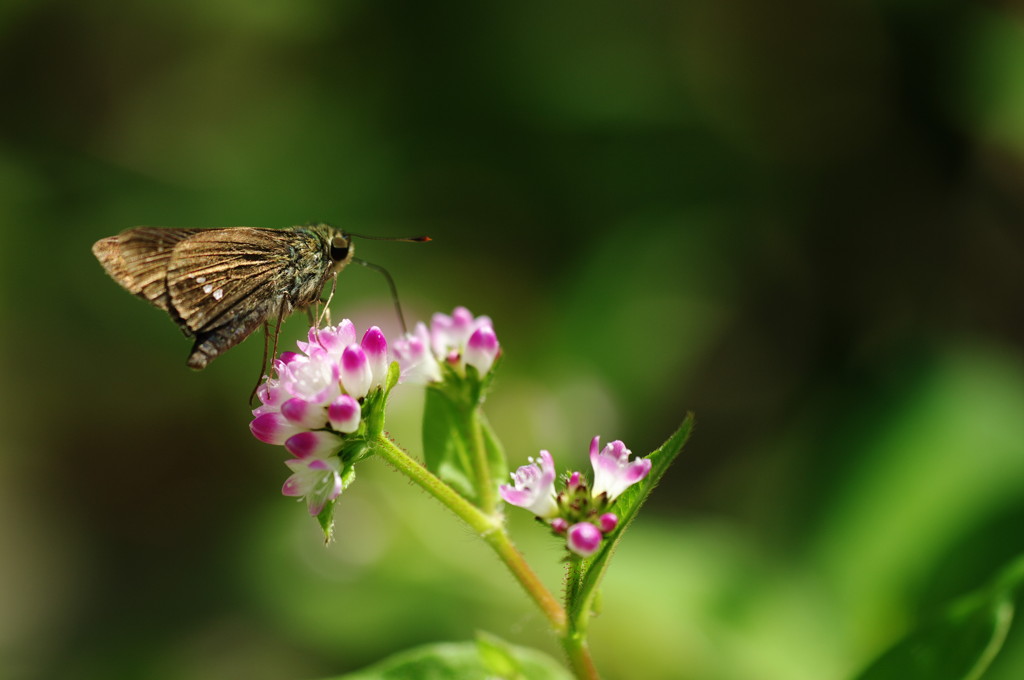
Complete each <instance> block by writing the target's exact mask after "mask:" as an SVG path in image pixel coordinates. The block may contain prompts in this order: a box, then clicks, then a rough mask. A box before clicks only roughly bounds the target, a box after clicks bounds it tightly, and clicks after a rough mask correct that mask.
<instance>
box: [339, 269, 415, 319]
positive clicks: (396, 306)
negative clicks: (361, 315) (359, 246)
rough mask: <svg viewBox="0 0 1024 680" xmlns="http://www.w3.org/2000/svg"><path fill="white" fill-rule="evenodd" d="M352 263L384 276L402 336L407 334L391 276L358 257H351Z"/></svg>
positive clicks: (384, 270)
mask: <svg viewBox="0 0 1024 680" xmlns="http://www.w3.org/2000/svg"><path fill="white" fill-rule="evenodd" d="M352 262H354V263H356V264H361V265H363V266H364V267H366V268H368V269H372V270H374V271H376V272H380V273H381V274H383V275H384V278H385V279H387V282H388V288H390V289H391V299H392V300H394V301H395V311H396V312H398V322H399V323H400V324H402V335H405V334H407V333H408V332H409V329H408V328H407V327H406V325H405V316H403V315H402V304H401V303H400V302H399V301H398V288H396V287H395V280H394V279H393V278H391V274H390V273H389V272H388V270H387V269H384V267H381V266H380V265H379V264H373V263H372V262H367V261H366V260H361V259H359V258H358V257H353V258H352Z"/></svg>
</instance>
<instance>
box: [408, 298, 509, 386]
mask: <svg viewBox="0 0 1024 680" xmlns="http://www.w3.org/2000/svg"><path fill="white" fill-rule="evenodd" d="M500 351H501V348H500V345H499V344H498V336H497V335H496V334H495V333H494V327H493V324H492V323H491V319H490V317H487V316H478V317H474V316H473V314H472V313H471V312H470V311H469V310H468V309H466V308H465V307H456V308H455V310H454V311H452V314H451V316H449V315H447V314H434V316H433V317H432V318H431V320H430V328H429V329H428V328H427V326H426V324H424V323H422V322H421V323H418V324H416V328H415V330H414V331H413V332H412V333H409V334H407V335H406V336H405V337H404V338H402V339H401V340H399V341H398V342H396V343H395V347H394V353H395V356H396V357H397V358H398V362H399V365H401V367H402V381H403V382H412V383H420V384H426V383H431V382H440V381H441V380H442V379H443V371H442V366H444V365H447V366H450V367H451V368H452V369H454V370H455V372H456V373H457V374H459V375H464V374H465V367H466V366H473V367H474V368H476V370H477V372H478V373H479V374H480V375H483V374H485V373H487V372H488V371H490V370H491V368H492V367H493V365H494V360H495V358H496V357H497V356H498V354H499V353H500Z"/></svg>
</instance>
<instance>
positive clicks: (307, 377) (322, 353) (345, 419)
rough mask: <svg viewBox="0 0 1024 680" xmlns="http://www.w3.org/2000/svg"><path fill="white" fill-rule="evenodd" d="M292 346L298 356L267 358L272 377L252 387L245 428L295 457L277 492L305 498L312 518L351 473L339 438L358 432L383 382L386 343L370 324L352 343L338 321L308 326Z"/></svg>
mask: <svg viewBox="0 0 1024 680" xmlns="http://www.w3.org/2000/svg"><path fill="white" fill-rule="evenodd" d="M298 345H299V349H300V350H301V352H283V353H282V354H281V356H280V357H279V358H278V359H276V360H275V361H274V371H275V374H276V377H275V378H267V379H266V380H265V381H264V382H263V384H262V385H260V387H259V389H258V390H257V392H256V394H257V396H258V397H259V400H260V402H261V403H262V405H261V406H260V407H259V408H257V409H256V410H254V411H253V415H254V416H255V418H254V419H253V421H252V422H251V423H250V424H249V429H250V430H252V433H253V435H254V436H255V437H256V438H257V439H259V440H260V441H264V442H267V443H268V444H283V445H284V447H285V448H286V449H288V451H289V453H291V454H292V455H293V456H294V458H293V459H292V460H288V461H286V462H285V465H287V466H288V467H289V468H290V469H291V471H292V475H291V477H289V478H288V480H287V481H286V482H285V483H284V487H283V488H282V490H281V491H282V493H284V494H285V495H286V496H299V497H303V498H305V500H306V505H307V507H308V508H309V514H310V515H314V516H315V515H318V514H320V512H321V511H322V510H323V508H324V506H325V505H326V504H327V503H328V502H329V501H333V500H334V499H335V498H337V497H338V495H339V494H341V491H342V489H343V488H344V486H346V485H347V483H348V482H349V481H351V478H352V476H353V474H354V472H353V468H352V466H351V463H352V462H354V461H353V460H351V458H350V457H349V458H346V456H344V455H339V454H340V453H341V452H342V448H343V446H344V444H345V436H346V435H351V434H353V433H356V432H358V431H359V429H360V425H361V423H362V420H363V415H364V414H363V407H364V405H365V404H366V402H367V397H368V395H372V394H374V390H379V389H380V388H381V387H383V386H384V384H385V380H386V377H387V371H388V343H387V339H386V338H385V337H384V334H383V333H382V332H381V330H380V329H379V328H377V327H376V326H373V327H371V328H370V329H369V330H368V331H366V333H365V334H364V335H363V338H362V341H361V342H356V329H355V326H354V325H353V324H352V322H351V321H349V320H348V319H345V320H344V321H342V322H341V323H340V324H338V325H337V326H330V327H327V328H311V329H310V330H309V338H308V342H301V341H300V342H299V343H298ZM381 407H382V405H381Z"/></svg>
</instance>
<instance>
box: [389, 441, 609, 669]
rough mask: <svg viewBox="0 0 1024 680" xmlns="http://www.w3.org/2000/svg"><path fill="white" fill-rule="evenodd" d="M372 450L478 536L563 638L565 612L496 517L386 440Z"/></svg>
mask: <svg viewBox="0 0 1024 680" xmlns="http://www.w3.org/2000/svg"><path fill="white" fill-rule="evenodd" d="M374 451H375V452H376V453H378V454H380V455H381V456H382V457H383V458H384V459H385V460H387V461H388V462H389V463H391V464H392V465H394V466H395V467H396V468H397V469H398V471H399V472H401V473H402V474H404V475H405V476H406V477H408V478H409V479H411V480H412V481H413V482H414V483H416V484H418V485H419V486H420V487H421V488H422V489H423V490H424V491H426V492H427V493H429V494H430V495H431V496H433V497H434V498H436V499H437V500H439V501H440V502H441V504H442V505H444V506H445V507H447V508H448V509H449V510H451V511H452V512H454V513H455V514H456V515H457V516H458V517H459V518H460V519H461V520H462V521H464V522H465V523H466V524H468V525H469V526H470V527H471V528H472V529H473V530H474V531H476V532H477V533H478V534H480V537H481V538H483V539H484V541H485V542H486V543H487V544H488V545H489V546H491V548H492V549H493V550H494V551H495V552H496V553H497V554H498V557H499V558H501V560H502V562H504V563H505V566H506V567H508V569H509V571H511V572H512V575H513V576H514V577H515V578H516V580H517V581H519V584H520V585H521V586H522V587H523V589H524V590H526V592H527V594H528V595H529V596H530V597H531V598H532V599H533V601H534V602H535V603H536V604H537V606H538V607H540V609H541V611H542V612H544V615H545V616H546V617H547V619H548V621H549V622H550V623H551V626H552V627H553V628H554V629H555V632H556V633H558V635H559V636H564V635H565V631H566V617H565V609H563V608H562V606H561V605H560V604H559V603H558V600H557V599H555V596H554V595H552V594H551V591H549V590H548V589H547V588H546V587H545V586H544V584H543V583H542V582H541V580H540V579H539V578H538V577H537V574H536V573H534V571H533V569H531V568H530V565H529V564H528V563H527V562H526V560H525V559H524V558H523V555H522V553H520V552H519V550H517V549H516V547H515V545H513V543H512V539H510V538H509V536H508V534H507V533H506V532H505V527H504V525H503V521H502V519H501V517H500V516H499V517H495V516H494V515H488V514H485V513H483V512H481V511H480V509H479V508H477V507H476V506H475V505H473V504H472V503H470V502H469V501H467V500H466V499H465V498H463V497H462V496H460V495H459V494H458V493H456V492H455V491H454V490H453V489H452V488H451V487H450V486H448V485H447V484H445V483H444V482H442V481H441V480H440V479H438V478H437V477H436V476H435V475H434V474H433V473H432V472H430V470H428V469H426V468H425V467H423V465H421V464H420V463H419V461H417V460H416V459H414V458H412V457H411V456H410V455H409V454H407V453H406V452H405V451H403V450H402V449H400V448H399V447H398V446H396V445H395V443H394V442H392V441H391V440H390V439H388V438H387V437H385V436H383V435H381V436H380V437H378V438H377V439H376V441H375V442H374ZM584 677H589V676H584Z"/></svg>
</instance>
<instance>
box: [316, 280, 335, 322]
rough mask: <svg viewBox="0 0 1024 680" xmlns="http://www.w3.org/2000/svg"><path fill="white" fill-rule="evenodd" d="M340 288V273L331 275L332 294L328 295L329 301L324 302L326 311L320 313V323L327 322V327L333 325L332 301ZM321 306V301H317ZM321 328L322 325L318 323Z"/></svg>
mask: <svg viewBox="0 0 1024 680" xmlns="http://www.w3.org/2000/svg"><path fill="white" fill-rule="evenodd" d="M337 288H338V272H334V274H332V275H331V292H330V293H328V294H327V300H325V301H324V309H323V311H322V312H321V313H320V322H323V321H324V320H326V321H327V325H328V326H330V325H331V300H333V299H334V291H335V290H337ZM317 304H318V305H319V300H318V301H317ZM317 325H318V326H319V325H320V323H317Z"/></svg>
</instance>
